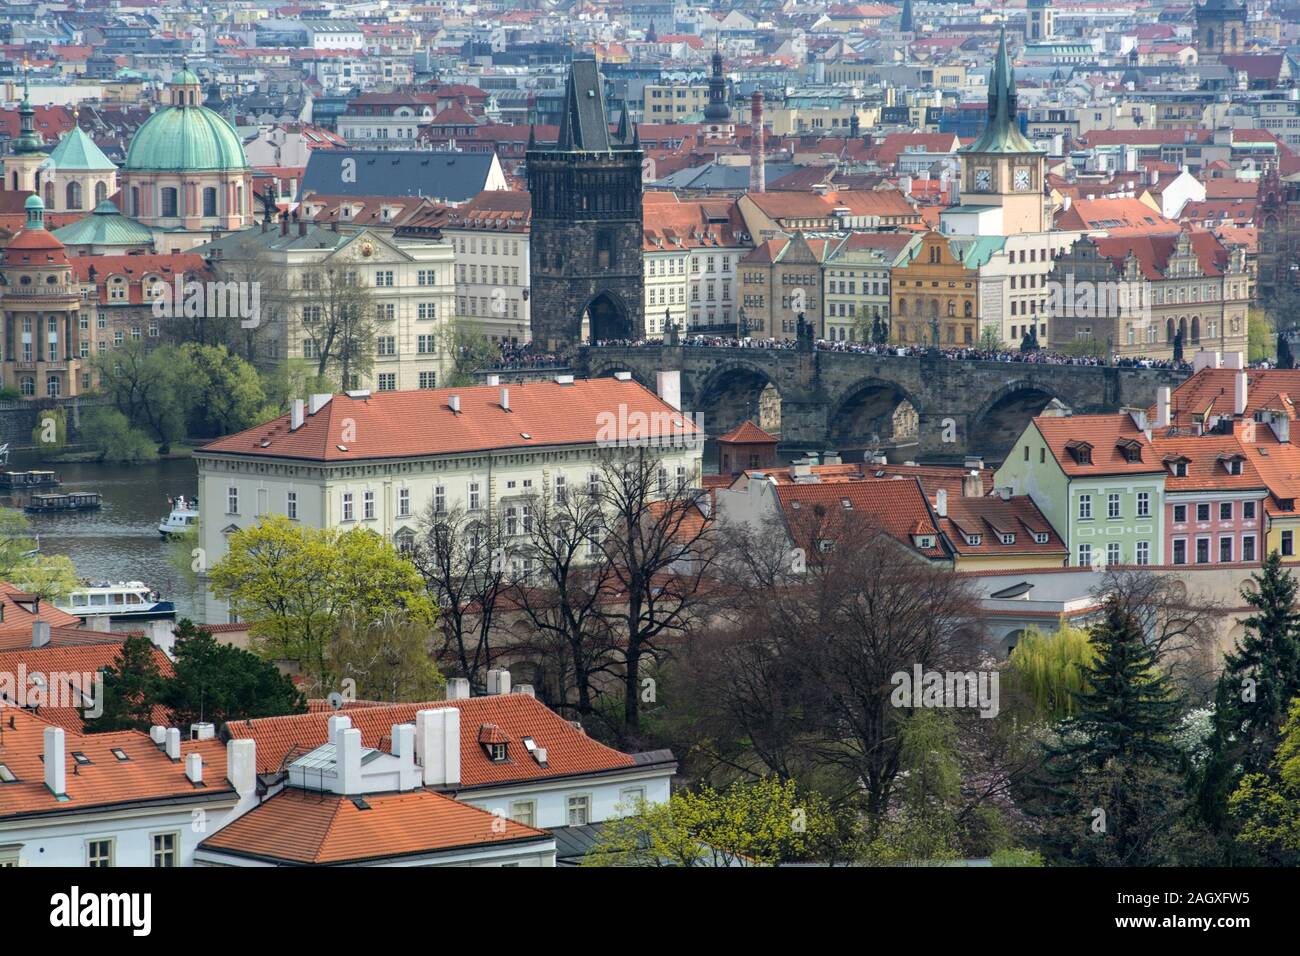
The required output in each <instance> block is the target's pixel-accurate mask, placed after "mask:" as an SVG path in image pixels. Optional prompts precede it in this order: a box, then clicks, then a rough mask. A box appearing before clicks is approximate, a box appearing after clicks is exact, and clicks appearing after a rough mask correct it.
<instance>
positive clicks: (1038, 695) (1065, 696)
mask: <svg viewBox="0 0 1300 956" xmlns="http://www.w3.org/2000/svg"><path fill="white" fill-rule="evenodd" d="M1096 656H1097V651H1096V648H1095V647H1093V644H1092V638H1091V637H1090V635H1089V634H1088V631H1087V630H1085V629H1084V628H1081V627H1075V626H1073V625H1070V624H1066V623H1064V622H1062V623H1061V626H1060V627H1059V628H1058V629H1057V630H1056V631H1055V632H1053V633H1049V634H1044V633H1043V632H1042V631H1040V630H1038V629H1037V628H1034V629H1032V630H1029V631H1026V632H1025V634H1024V635H1023V636H1022V637H1021V638H1020V640H1019V641H1018V642H1017V644H1016V647H1015V650H1013V651H1012V652H1011V659H1010V660H1009V661H1008V662H1007V671H1006V678H1007V684H1008V689H1009V690H1010V691H1011V692H1012V695H1013V698H1014V699H1015V700H1016V701H1017V702H1018V703H1019V705H1020V707H1021V709H1022V710H1023V711H1024V712H1026V716H1031V717H1033V718H1034V719H1037V720H1043V721H1047V722H1048V723H1055V722H1056V721H1058V720H1064V719H1065V718H1067V717H1073V716H1074V714H1075V712H1076V700H1077V698H1078V696H1079V695H1080V694H1084V693H1086V692H1087V691H1088V680H1087V672H1088V669H1089V668H1090V667H1092V664H1093V661H1094V660H1095V659H1096Z"/></svg>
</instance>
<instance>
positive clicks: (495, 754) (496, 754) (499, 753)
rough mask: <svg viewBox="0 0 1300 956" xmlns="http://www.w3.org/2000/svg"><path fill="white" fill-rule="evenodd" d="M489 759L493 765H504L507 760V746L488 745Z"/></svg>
mask: <svg viewBox="0 0 1300 956" xmlns="http://www.w3.org/2000/svg"><path fill="white" fill-rule="evenodd" d="M486 746H487V755H488V759H489V760H491V761H492V762H493V763H503V762H504V761H505V759H506V745H505V744H487V745H486Z"/></svg>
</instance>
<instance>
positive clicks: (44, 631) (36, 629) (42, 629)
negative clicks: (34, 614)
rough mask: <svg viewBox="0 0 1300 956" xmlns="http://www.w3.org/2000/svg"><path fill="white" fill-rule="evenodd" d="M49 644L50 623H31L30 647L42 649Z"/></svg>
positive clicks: (39, 621) (37, 621) (38, 621)
mask: <svg viewBox="0 0 1300 956" xmlns="http://www.w3.org/2000/svg"><path fill="white" fill-rule="evenodd" d="M48 643H50V622H49V621H41V620H36V621H32V647H44V646H45V645H46V644H48Z"/></svg>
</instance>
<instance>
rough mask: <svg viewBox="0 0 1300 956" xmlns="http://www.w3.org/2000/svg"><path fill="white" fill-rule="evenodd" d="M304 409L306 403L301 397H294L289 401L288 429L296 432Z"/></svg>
mask: <svg viewBox="0 0 1300 956" xmlns="http://www.w3.org/2000/svg"><path fill="white" fill-rule="evenodd" d="M306 411H307V403H306V402H304V401H303V400H302V399H301V398H295V399H294V400H293V401H292V402H290V403H289V431H291V432H296V431H297V430H298V429H299V428H302V423H303V420H304V419H305V417H306Z"/></svg>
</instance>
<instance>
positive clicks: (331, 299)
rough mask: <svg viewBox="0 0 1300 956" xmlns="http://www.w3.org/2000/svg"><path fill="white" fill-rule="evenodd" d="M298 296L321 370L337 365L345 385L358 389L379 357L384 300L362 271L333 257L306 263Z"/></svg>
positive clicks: (303, 320) (303, 322)
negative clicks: (377, 346)
mask: <svg viewBox="0 0 1300 956" xmlns="http://www.w3.org/2000/svg"><path fill="white" fill-rule="evenodd" d="M300 279H301V289H300V290H299V291H298V292H297V294H296V295H295V296H294V297H293V298H294V301H295V302H296V303H297V306H298V308H299V310H300V314H301V316H302V325H303V329H304V330H305V331H306V332H307V334H308V335H310V336H311V338H312V341H313V342H314V343H315V349H316V374H318V375H324V374H325V373H326V372H327V371H330V370H335V371H337V373H338V377H339V386H340V387H341V388H344V389H347V388H352V387H353V385H354V382H355V380H356V379H358V378H359V377H360V376H363V375H369V374H370V372H371V370H372V369H373V368H374V362H375V332H376V309H377V307H378V303H377V302H376V301H375V297H374V295H373V294H372V292H371V290H370V287H369V286H367V285H366V283H365V280H364V279H362V277H361V275H360V273H359V272H358V270H356V269H354V268H349V267H348V266H347V265H346V264H340V263H336V262H333V261H328V262H325V263H322V264H318V265H312V266H308V267H304V269H303V270H302V271H301V273H300Z"/></svg>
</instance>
